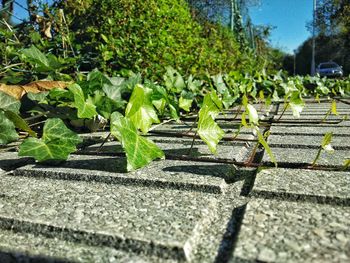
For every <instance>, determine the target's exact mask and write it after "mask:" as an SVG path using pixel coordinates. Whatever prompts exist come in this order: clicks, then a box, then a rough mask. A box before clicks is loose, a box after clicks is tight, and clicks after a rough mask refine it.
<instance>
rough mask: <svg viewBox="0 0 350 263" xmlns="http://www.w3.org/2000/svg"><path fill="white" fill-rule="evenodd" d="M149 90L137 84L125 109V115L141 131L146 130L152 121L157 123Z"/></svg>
mask: <svg viewBox="0 0 350 263" xmlns="http://www.w3.org/2000/svg"><path fill="white" fill-rule="evenodd" d="M151 92H152V90H151V89H148V88H145V87H143V86H142V85H140V84H137V85H136V87H135V88H134V91H133V92H132V94H131V97H130V100H129V102H128V105H127V106H126V110H125V116H126V117H128V118H129V119H130V120H131V121H132V123H133V124H134V125H135V127H136V128H137V129H140V130H141V131H142V132H143V133H147V132H148V130H149V129H150V128H151V126H152V123H159V119H158V116H157V112H156V111H155V109H154V108H153V104H152V102H151Z"/></svg>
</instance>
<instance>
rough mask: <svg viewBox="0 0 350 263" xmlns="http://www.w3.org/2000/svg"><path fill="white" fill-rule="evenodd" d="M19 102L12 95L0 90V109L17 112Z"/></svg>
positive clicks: (19, 105)
mask: <svg viewBox="0 0 350 263" xmlns="http://www.w3.org/2000/svg"><path fill="white" fill-rule="evenodd" d="M20 107H21V103H20V102H19V101H18V100H16V99H15V98H14V97H12V96H10V95H8V94H6V93H5V92H2V91H0V109H2V110H4V111H12V112H15V113H19V109H20Z"/></svg>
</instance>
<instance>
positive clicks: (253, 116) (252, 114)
mask: <svg viewBox="0 0 350 263" xmlns="http://www.w3.org/2000/svg"><path fill="white" fill-rule="evenodd" d="M246 109H247V113H248V117H249V123H252V124H254V125H258V123H259V115H258V112H257V111H256V109H255V108H254V106H253V105H251V104H247V106H246Z"/></svg>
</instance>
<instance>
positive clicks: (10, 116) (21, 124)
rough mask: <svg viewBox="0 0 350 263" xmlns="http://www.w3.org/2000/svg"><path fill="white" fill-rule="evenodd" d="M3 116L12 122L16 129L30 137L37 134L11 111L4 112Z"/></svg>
mask: <svg viewBox="0 0 350 263" xmlns="http://www.w3.org/2000/svg"><path fill="white" fill-rule="evenodd" d="M5 116H6V117H7V118H8V119H9V120H10V121H12V123H13V124H14V125H15V127H16V128H18V129H21V130H22V131H25V132H28V134H29V135H30V136H33V137H37V134H36V133H35V132H34V131H33V130H32V129H31V128H30V127H29V125H28V123H27V122H26V121H25V120H23V119H22V118H21V117H20V116H19V115H18V114H17V113H15V112H13V111H5Z"/></svg>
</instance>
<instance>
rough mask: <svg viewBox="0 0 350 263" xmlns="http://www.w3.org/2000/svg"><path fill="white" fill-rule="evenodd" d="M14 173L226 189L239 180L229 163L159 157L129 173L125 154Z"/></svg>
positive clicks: (215, 190)
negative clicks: (159, 158)
mask: <svg viewBox="0 0 350 263" xmlns="http://www.w3.org/2000/svg"><path fill="white" fill-rule="evenodd" d="M14 175H15V176H27V177H44V178H55V179H61V180H76V181H86V182H90V181H95V182H102V183H108V184H121V185H135V186H147V187H152V188H158V189H180V190H186V191H199V192H206V193H223V192H224V191H225V188H226V186H227V183H226V181H227V182H232V181H235V180H236V177H237V172H236V170H235V169H234V168H233V167H232V166H231V165H228V164H215V163H203V162H189V161H175V160H159V161H155V162H152V163H150V164H149V165H148V166H146V167H143V168H141V169H138V170H136V171H133V172H129V173H127V172H126V160H125V158H121V157H106V156H105V157H103V156H91V155H72V156H71V157H70V158H69V160H68V161H67V162H64V163H61V164H60V166H59V167H52V166H47V165H46V166H45V165H42V164H36V165H28V166H24V167H21V168H19V169H17V170H15V171H14Z"/></svg>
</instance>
